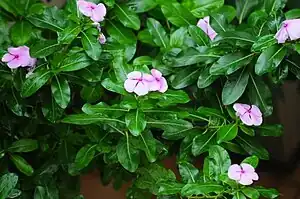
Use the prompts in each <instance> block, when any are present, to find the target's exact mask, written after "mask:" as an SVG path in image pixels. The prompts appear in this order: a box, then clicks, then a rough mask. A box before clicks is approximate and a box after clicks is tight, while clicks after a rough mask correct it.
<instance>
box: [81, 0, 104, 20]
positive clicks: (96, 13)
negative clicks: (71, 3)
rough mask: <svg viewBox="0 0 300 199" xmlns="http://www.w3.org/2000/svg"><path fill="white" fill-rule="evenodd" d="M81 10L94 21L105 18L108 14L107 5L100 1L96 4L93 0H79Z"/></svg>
mask: <svg viewBox="0 0 300 199" xmlns="http://www.w3.org/2000/svg"><path fill="white" fill-rule="evenodd" d="M77 5H78V9H79V11H80V12H81V13H82V14H83V15H85V16H87V17H90V18H91V20H92V21H94V22H100V21H103V20H104V17H105V15H106V7H105V5H104V4H103V3H99V4H98V5H96V4H95V3H93V2H88V1H85V0H78V1H77Z"/></svg>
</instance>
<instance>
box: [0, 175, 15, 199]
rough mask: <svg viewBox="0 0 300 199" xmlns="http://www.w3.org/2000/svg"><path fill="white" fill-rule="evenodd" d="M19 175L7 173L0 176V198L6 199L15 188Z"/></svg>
mask: <svg viewBox="0 0 300 199" xmlns="http://www.w3.org/2000/svg"><path fill="white" fill-rule="evenodd" d="M17 182H18V176H17V175H16V174H14V173H6V174H4V175H2V176H1V178H0V199H6V198H7V196H8V195H9V194H10V192H11V191H12V190H13V188H15V186H16V185H17Z"/></svg>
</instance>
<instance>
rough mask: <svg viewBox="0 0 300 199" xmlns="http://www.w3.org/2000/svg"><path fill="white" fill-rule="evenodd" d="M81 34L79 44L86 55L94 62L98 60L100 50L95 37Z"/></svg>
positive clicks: (85, 33) (86, 33)
mask: <svg viewBox="0 0 300 199" xmlns="http://www.w3.org/2000/svg"><path fill="white" fill-rule="evenodd" d="M81 33H82V34H81V43H82V46H83V49H84V50H85V52H86V54H87V55H88V56H89V57H90V58H92V59H93V60H95V61H97V60H99V59H100V56H101V52H102V49H101V44H100V42H99V41H98V39H97V37H95V36H94V35H93V34H91V33H89V32H81Z"/></svg>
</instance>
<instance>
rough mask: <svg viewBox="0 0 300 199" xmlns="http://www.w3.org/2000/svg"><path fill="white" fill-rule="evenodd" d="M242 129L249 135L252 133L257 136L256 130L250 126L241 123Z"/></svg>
mask: <svg viewBox="0 0 300 199" xmlns="http://www.w3.org/2000/svg"><path fill="white" fill-rule="evenodd" d="M240 129H241V130H242V131H243V132H244V133H246V134H247V135H250V136H252V137H253V136H255V132H254V129H252V128H250V127H248V126H244V125H240Z"/></svg>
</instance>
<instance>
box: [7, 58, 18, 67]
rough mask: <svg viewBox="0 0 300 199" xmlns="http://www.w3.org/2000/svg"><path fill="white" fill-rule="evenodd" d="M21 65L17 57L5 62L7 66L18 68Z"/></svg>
mask: <svg viewBox="0 0 300 199" xmlns="http://www.w3.org/2000/svg"><path fill="white" fill-rule="evenodd" d="M21 65H22V61H20V60H19V59H13V60H12V61H10V62H8V63H7V66H8V67H9V68H18V67H20V66H21Z"/></svg>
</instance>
